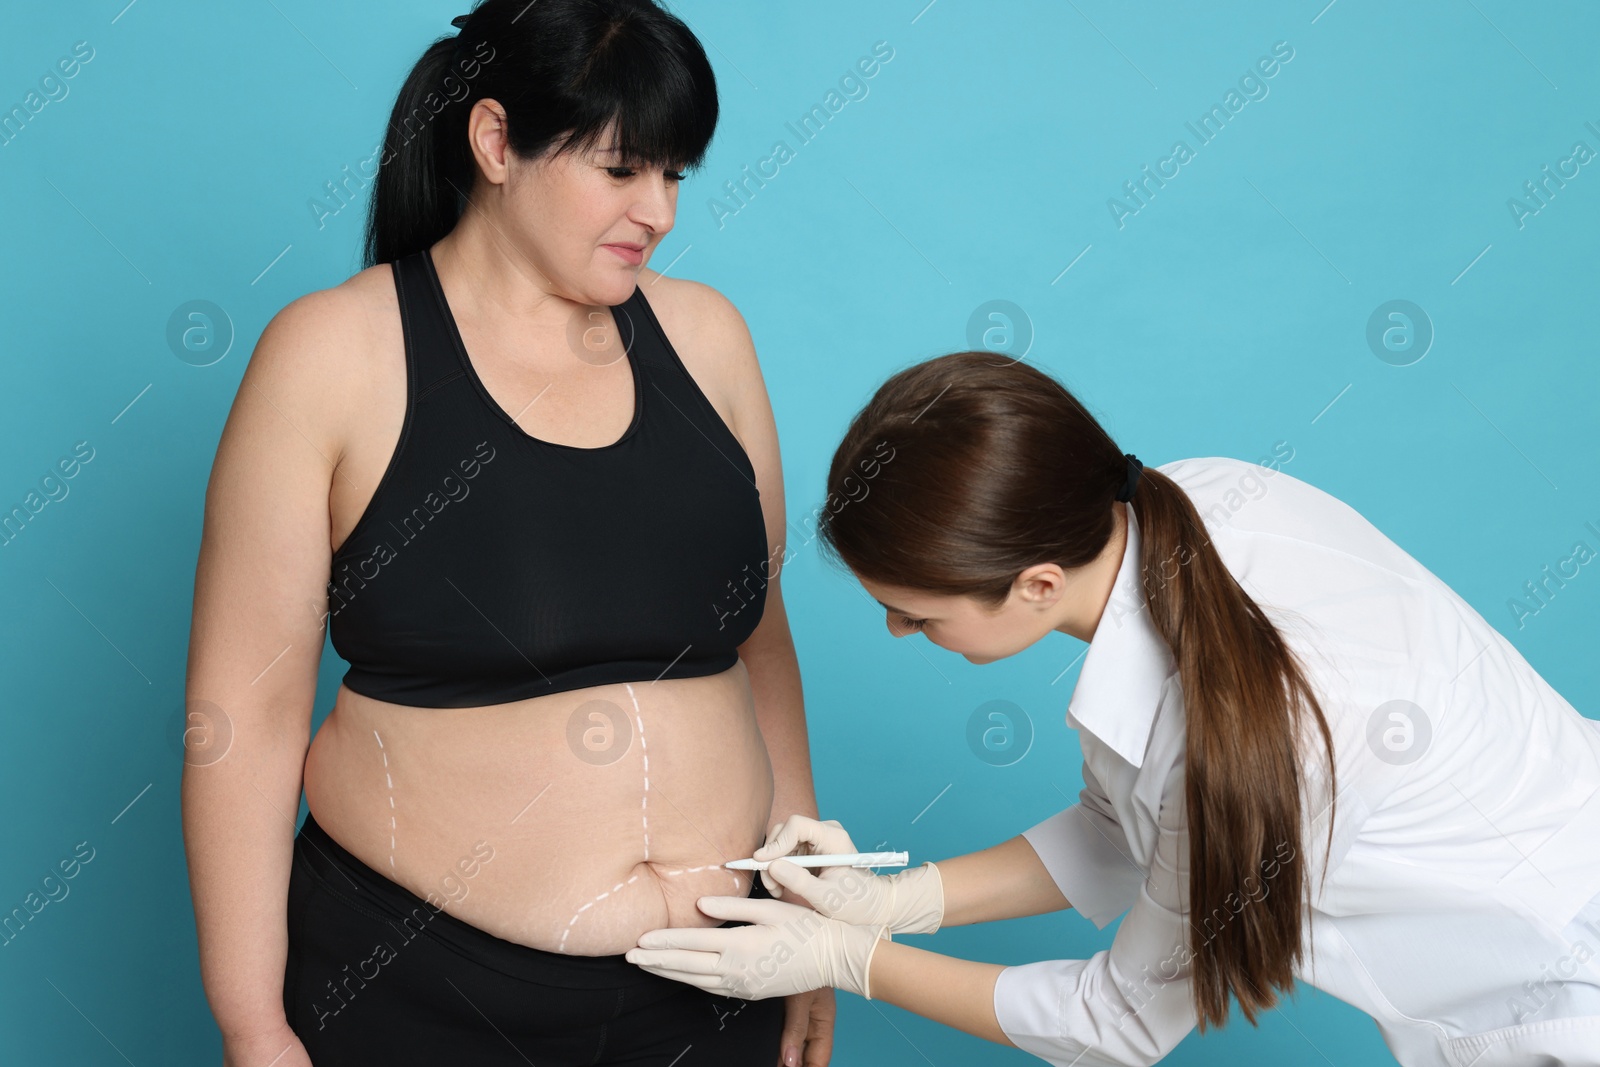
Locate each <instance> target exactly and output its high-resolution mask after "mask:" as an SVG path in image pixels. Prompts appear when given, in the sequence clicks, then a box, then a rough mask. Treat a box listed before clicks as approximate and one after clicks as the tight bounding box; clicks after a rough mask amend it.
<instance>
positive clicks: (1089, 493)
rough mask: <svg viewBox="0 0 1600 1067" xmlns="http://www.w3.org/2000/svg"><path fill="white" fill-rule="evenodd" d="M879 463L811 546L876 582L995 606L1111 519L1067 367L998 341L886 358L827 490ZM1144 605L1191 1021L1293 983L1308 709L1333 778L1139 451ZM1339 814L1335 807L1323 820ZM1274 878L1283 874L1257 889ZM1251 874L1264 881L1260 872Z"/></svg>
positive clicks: (1206, 556) (1294, 680) (1304, 705)
mask: <svg viewBox="0 0 1600 1067" xmlns="http://www.w3.org/2000/svg"><path fill="white" fill-rule="evenodd" d="M885 441H886V442H888V443H889V444H890V445H892V446H893V448H894V461H893V462H892V463H884V464H873V465H871V466H872V469H873V470H874V476H873V478H872V480H871V483H870V488H869V491H868V492H867V493H866V494H864V495H861V496H860V497H859V499H854V498H853V499H852V500H851V503H850V504H849V506H847V507H843V508H840V509H838V510H837V511H829V512H827V513H825V514H824V515H823V517H822V520H821V523H820V526H819V530H818V534H819V537H820V539H821V542H822V545H823V548H824V550H825V551H826V552H828V553H829V554H830V555H831V556H832V557H834V558H835V559H837V560H838V561H840V562H842V563H843V564H844V565H846V566H848V567H849V568H850V569H851V570H852V571H854V572H855V573H856V574H857V575H859V576H861V577H863V578H866V579H868V580H870V581H875V582H881V583H883V584H886V585H895V586H900V587H903V588H906V589H914V590H918V591H920V592H924V593H927V594H933V595H945V596H970V597H972V598H974V599H975V600H977V601H978V602H979V603H981V604H984V605H985V606H988V607H991V608H997V607H998V606H999V605H1000V604H1001V603H1002V602H1003V601H1004V600H1005V599H1006V597H1007V595H1008V594H1009V593H1010V590H1011V587H1012V582H1013V580H1014V579H1015V578H1016V576H1017V575H1018V574H1020V573H1021V572H1022V571H1023V570H1025V569H1027V568H1028V567H1030V566H1033V565H1035V564H1037V563H1044V562H1055V563H1057V564H1059V565H1060V566H1061V567H1062V568H1063V569H1071V568H1075V567H1082V566H1084V565H1086V564H1088V563H1089V562H1091V561H1093V560H1094V559H1096V558H1097V557H1099V555H1100V554H1101V552H1102V551H1103V550H1104V548H1105V546H1106V544H1107V542H1108V541H1109V539H1110V537H1111V534H1112V532H1113V530H1114V517H1113V508H1114V506H1115V505H1114V500H1115V498H1116V496H1117V494H1118V492H1119V491H1120V490H1121V488H1122V486H1123V482H1124V480H1125V477H1126V472H1127V463H1126V460H1125V459H1124V457H1123V450H1122V449H1121V448H1119V447H1118V446H1117V444H1116V442H1114V441H1113V440H1112V439H1111V437H1110V436H1109V435H1108V434H1107V433H1106V432H1105V430H1104V429H1103V428H1102V427H1101V426H1100V424H1099V423H1098V422H1097V421H1096V420H1095V418H1094V417H1093V416H1092V415H1090V414H1089V412H1088V410H1087V409H1085V408H1084V406H1083V405H1082V404H1081V403H1080V402H1079V401H1078V400H1077V398H1076V397H1074V396H1073V395H1072V394H1071V393H1070V392H1068V391H1067V390H1066V388H1065V387H1063V386H1062V385H1061V383H1059V382H1057V381H1056V380H1055V379H1054V378H1052V377H1050V376H1049V375H1047V374H1045V373H1043V372H1041V371H1039V370H1038V369H1036V368H1034V367H1032V366H1030V365H1028V364H1026V363H1021V362H1011V361H1007V360H1005V359H1003V358H1001V357H998V356H996V355H995V354H994V353H991V352H957V353H954V354H952V355H948V356H942V357H939V358H938V359H932V360H928V361H926V362H924V363H920V364H917V365H915V366H912V367H909V368H907V369H905V370H903V371H900V372H899V373H897V374H895V375H894V376H893V377H891V378H890V379H889V380H888V381H887V382H885V383H884V384H883V386H882V387H881V388H880V389H879V390H878V391H877V393H876V394H875V395H874V396H873V397H872V399H871V400H870V401H869V402H868V403H867V405H866V407H865V408H863V409H862V411H861V412H860V413H859V414H858V415H857V416H856V418H855V419H854V420H853V421H852V422H851V424H850V428H849V430H848V431H847V432H846V433H845V436H844V440H843V441H842V442H841V443H840V444H839V447H838V449H837V451H836V452H835V453H834V457H833V463H832V465H831V467H830V468H829V472H828V486H829V488H830V489H835V488H839V487H842V486H843V484H844V483H845V480H846V479H848V478H851V477H852V476H854V477H856V478H859V477H860V475H859V474H858V473H856V472H858V471H861V470H866V469H868V462H869V459H870V456H871V455H872V454H873V450H874V449H875V448H878V447H881V444H882V442H885ZM1128 506H1129V507H1131V508H1133V509H1134V511H1135V513H1136V514H1137V516H1138V521H1139V531H1140V541H1141V549H1140V559H1139V561H1138V562H1139V565H1140V568H1141V575H1142V577H1143V580H1144V587H1145V592H1146V598H1147V603H1148V608H1149V610H1150V617H1151V622H1152V623H1153V624H1154V626H1155V628H1156V630H1157V632H1158V633H1160V635H1161V636H1162V638H1163V639H1164V640H1165V641H1166V643H1167V645H1168V647H1170V648H1171V650H1172V653H1173V656H1174V658H1175V660H1176V662H1177V665H1178V674H1179V681H1180V684H1181V685H1182V689H1183V695H1184V712H1185V716H1186V719H1187V724H1188V725H1187V740H1186V751H1185V789H1186V795H1185V808H1186V813H1187V818H1188V828H1189V885H1188V905H1189V933H1188V939H1189V943H1188V946H1187V948H1188V951H1189V953H1190V956H1191V957H1192V959H1193V972H1192V973H1193V979H1194V997H1195V1013H1196V1016H1197V1020H1198V1024H1199V1028H1200V1030H1201V1031H1202V1032H1203V1031H1204V1030H1205V1029H1206V1027H1207V1026H1208V1025H1215V1026H1221V1025H1222V1024H1223V1023H1224V1022H1226V1021H1227V1018H1228V1012H1229V998H1230V997H1232V998H1236V999H1237V1000H1238V1002H1239V1006H1240V1008H1241V1010H1242V1011H1243V1012H1244V1015H1245V1018H1246V1019H1248V1020H1249V1021H1250V1022H1251V1023H1254V1022H1255V1021H1256V1016H1257V1015H1258V1014H1259V1013H1260V1012H1262V1011H1264V1010H1266V1009H1267V1008H1270V1007H1272V1006H1273V1005H1274V1004H1276V1003H1277V1000H1278V993H1280V992H1284V993H1287V992H1290V991H1292V990H1293V988H1294V970H1295V966H1296V964H1297V963H1298V962H1299V961H1300V959H1301V956H1302V945H1301V923H1302V920H1303V918H1304V917H1305V914H1306V909H1307V907H1308V903H1307V902H1308V900H1309V897H1310V892H1311V886H1310V865H1309V864H1308V863H1307V862H1306V860H1305V857H1304V855H1303V849H1302V847H1301V844H1302V843H1301V818H1302V808H1303V798H1302V795H1301V793H1302V786H1303V780H1304V775H1303V771H1302V763H1301V756H1300V749H1299V739H1300V737H1301V736H1302V728H1303V726H1304V725H1306V724H1307V723H1308V722H1311V723H1314V724H1315V726H1316V728H1317V730H1318V731H1319V732H1320V735H1321V739H1322V744H1323V747H1324V749H1325V751H1326V753H1327V756H1328V761H1327V763H1326V765H1325V768H1326V771H1327V773H1328V774H1329V776H1330V785H1329V795H1330V796H1331V795H1333V791H1334V790H1333V787H1332V784H1331V775H1332V769H1333V761H1332V753H1333V737H1332V734H1331V733H1330V732H1329V729H1328V724H1327V720H1326V718H1325V717H1324V715H1323V713H1322V709H1321V707H1320V705H1319V704H1318V702H1317V699H1316V695H1315V693H1314V692H1313V691H1312V688H1311V685H1310V683H1309V682H1308V681H1307V679H1306V676H1305V674H1304V673H1303V671H1302V670H1301V667H1300V665H1299V663H1298V662H1297V661H1296V659H1295V657H1294V655H1293V653H1292V652H1291V650H1290V649H1289V647H1288V645H1287V644H1286V643H1285V642H1284V640H1283V638H1282V636H1281V635H1280V634H1279V633H1278V630H1277V628H1276V627H1274V625H1273V624H1272V622H1271V621H1270V620H1269V619H1268V618H1267V616H1266V615H1265V613H1263V611H1262V610H1261V608H1260V607H1259V606H1258V605H1257V604H1256V603H1255V602H1254V601H1253V600H1252V599H1251V598H1250V596H1249V595H1248V594H1247V593H1246V592H1245V591H1244V589H1242V588H1241V587H1240V586H1239V583H1238V582H1237V581H1235V580H1234V578H1233V575H1232V574H1231V573H1229V571H1228V569H1227V568H1226V566H1224V564H1223V562H1222V559H1221V557H1220V556H1218V555H1217V552H1216V549H1215V548H1213V547H1212V545H1211V540H1210V537H1209V536H1208V535H1207V533H1206V529H1205V526H1204V524H1203V523H1202V522H1201V519H1200V515H1199V513H1198V512H1197V511H1196V509H1195V507H1194V504H1193V503H1192V502H1191V501H1190V500H1189V497H1188V496H1187V495H1186V494H1185V493H1184V491H1183V490H1182V489H1181V488H1180V487H1179V486H1178V485H1177V483H1175V482H1173V481H1172V480H1171V479H1170V478H1168V477H1166V476H1165V475H1163V474H1162V473H1161V472H1160V471H1157V470H1152V469H1151V468H1149V467H1146V468H1145V469H1144V471H1143V473H1142V474H1141V475H1140V478H1139V482H1138V487H1137V489H1136V491H1135V492H1134V495H1133V499H1132V501H1131V502H1130V503H1129V504H1128ZM1330 826H1331V824H1330ZM1267 880H1270V881H1271V882H1273V883H1275V884H1276V885H1277V886H1281V887H1285V888H1287V889H1288V890H1289V891H1283V889H1280V890H1279V891H1277V892H1272V891H1270V889H1269V890H1267V891H1266V892H1265V893H1264V894H1263V893H1262V892H1261V889H1262V887H1263V886H1264V884H1265V882H1266V881H1267ZM1252 886H1254V887H1256V888H1254V889H1252V888H1251V887H1252Z"/></svg>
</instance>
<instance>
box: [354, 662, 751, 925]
mask: <svg viewBox="0 0 1600 1067" xmlns="http://www.w3.org/2000/svg"><path fill="white" fill-rule="evenodd" d="M685 651H687V650H685ZM680 655H681V653H680ZM623 685H624V686H625V687H626V688H627V690H628V699H629V700H631V701H633V722H634V725H635V726H637V727H638V729H639V754H640V756H641V758H642V760H643V763H644V792H643V793H642V795H641V796H640V798H639V817H640V821H641V824H642V827H643V830H644V858H645V862H649V859H650V753H649V751H648V750H647V749H646V747H645V740H644V715H643V712H642V711H640V708H639V697H638V695H637V694H636V693H634V691H633V685H632V684H631V683H628V682H624V683H623ZM374 733H376V731H374ZM546 788H549V787H548V786H546ZM540 795H541V796H542V795H543V793H541V794H540ZM537 799H539V798H538V797H534V800H537ZM391 803H392V798H391ZM529 803H530V805H531V803H532V802H531V801H530V802H529ZM669 803H670V798H669ZM522 810H523V811H526V810H528V809H527V808H523V809H522ZM518 815H519V816H520V815H521V812H518ZM512 821H513V822H514V821H515V820H512ZM717 869H722V864H720V863H707V864H705V865H703V866H700V867H684V868H682V869H680V870H676V871H666V872H664V873H666V874H668V875H677V874H694V873H695V872H697V871H710V870H717ZM727 873H728V874H729V875H731V876H732V877H733V885H734V891H735V892H737V891H738V889H739V876H738V874H736V873H734V872H733V871H728V872H727ZM638 880H639V876H638V875H637V874H635V875H634V876H633V877H632V878H629V879H628V880H627V881H626V882H618V883H617V884H616V885H614V886H612V887H611V888H610V889H608V890H606V891H605V892H604V893H601V894H600V895H599V896H597V897H595V898H594V899H593V900H591V901H589V903H587V904H585V905H583V907H581V908H579V909H578V911H577V913H576V914H575V915H573V916H572V918H571V919H569V920H567V928H566V929H565V930H562V931H561V940H560V941H559V942H557V944H556V950H557V951H558V952H565V951H566V950H567V935H568V934H570V933H572V927H573V926H574V925H575V924H576V923H577V921H578V920H579V919H580V918H581V917H582V916H583V913H584V912H586V911H588V910H589V909H590V908H592V907H594V906H595V905H596V904H598V903H600V902H601V901H602V900H604V899H606V898H607V897H609V896H610V895H611V894H613V893H615V892H618V891H619V890H621V889H623V888H625V887H627V886H630V885H632V884H633V883H634V882H636V881H638Z"/></svg>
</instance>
